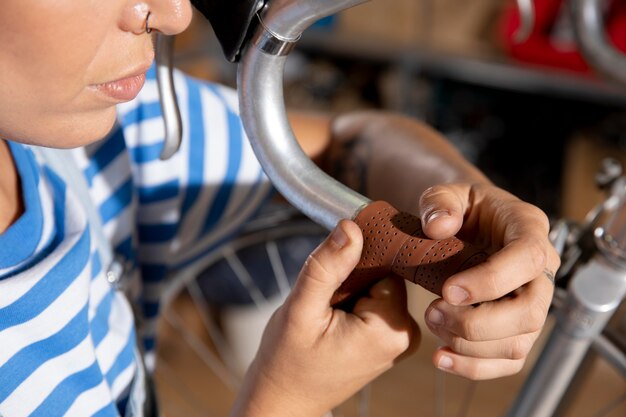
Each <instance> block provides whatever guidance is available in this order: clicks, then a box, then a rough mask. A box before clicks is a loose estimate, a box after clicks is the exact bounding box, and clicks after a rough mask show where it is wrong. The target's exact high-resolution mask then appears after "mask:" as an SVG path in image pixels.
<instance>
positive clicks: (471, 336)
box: [461, 320, 484, 342]
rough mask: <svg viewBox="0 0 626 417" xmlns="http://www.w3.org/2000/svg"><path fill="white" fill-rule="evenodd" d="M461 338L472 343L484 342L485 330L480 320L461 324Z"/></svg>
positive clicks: (466, 321)
mask: <svg viewBox="0 0 626 417" xmlns="http://www.w3.org/2000/svg"><path fill="white" fill-rule="evenodd" d="M461 332H462V334H461V336H462V337H463V338H464V339H465V340H468V341H470V342H478V341H481V340H483V337H484V330H483V328H482V325H481V323H480V320H464V321H462V322H461Z"/></svg>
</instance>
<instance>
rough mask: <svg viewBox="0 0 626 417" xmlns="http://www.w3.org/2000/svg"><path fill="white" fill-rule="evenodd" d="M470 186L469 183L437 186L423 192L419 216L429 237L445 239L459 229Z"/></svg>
mask: <svg viewBox="0 0 626 417" xmlns="http://www.w3.org/2000/svg"><path fill="white" fill-rule="evenodd" d="M468 188H469V186H467V185H447V186H435V187H430V188H429V189H427V190H426V191H424V193H422V195H421V197H420V202H419V217H420V219H422V229H423V230H424V233H426V235H427V236H428V237H430V238H431V239H445V238H447V237H450V236H453V235H455V234H456V233H457V232H458V231H459V229H460V228H461V225H462V224H463V215H464V213H465V210H466V208H467V198H466V196H467V194H468Z"/></svg>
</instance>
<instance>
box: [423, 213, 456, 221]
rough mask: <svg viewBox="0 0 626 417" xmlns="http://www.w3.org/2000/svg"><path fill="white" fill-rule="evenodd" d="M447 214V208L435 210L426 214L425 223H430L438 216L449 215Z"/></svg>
mask: <svg viewBox="0 0 626 417" xmlns="http://www.w3.org/2000/svg"><path fill="white" fill-rule="evenodd" d="M449 215H450V212H449V211H448V210H435V211H433V212H431V213H428V214H427V215H426V219H425V220H426V221H425V223H430V222H432V221H433V220H435V219H438V218H439V217H444V216H449Z"/></svg>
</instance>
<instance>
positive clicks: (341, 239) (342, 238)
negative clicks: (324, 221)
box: [330, 226, 348, 249]
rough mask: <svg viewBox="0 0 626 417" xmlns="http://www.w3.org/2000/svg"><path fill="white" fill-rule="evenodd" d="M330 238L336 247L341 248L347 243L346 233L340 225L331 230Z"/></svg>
mask: <svg viewBox="0 0 626 417" xmlns="http://www.w3.org/2000/svg"><path fill="white" fill-rule="evenodd" d="M330 238H331V239H332V241H333V242H335V245H337V248H338V249H341V248H343V247H344V246H346V245H347V244H348V235H346V232H344V231H343V229H342V228H341V226H337V227H335V230H333V233H332V234H331V235H330Z"/></svg>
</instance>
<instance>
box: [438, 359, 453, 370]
mask: <svg viewBox="0 0 626 417" xmlns="http://www.w3.org/2000/svg"><path fill="white" fill-rule="evenodd" d="M452 365H454V362H452V358H451V357H449V356H442V357H441V358H439V363H438V364H437V367H438V368H441V369H450V368H452Z"/></svg>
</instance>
